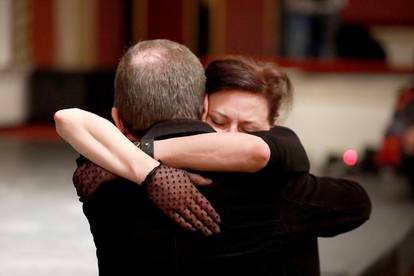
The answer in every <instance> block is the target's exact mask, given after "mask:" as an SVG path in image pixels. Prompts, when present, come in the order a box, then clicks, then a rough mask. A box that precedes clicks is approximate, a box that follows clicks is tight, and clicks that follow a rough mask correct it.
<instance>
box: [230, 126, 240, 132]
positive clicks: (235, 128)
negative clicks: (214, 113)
mask: <svg viewBox="0 0 414 276" xmlns="http://www.w3.org/2000/svg"><path fill="white" fill-rule="evenodd" d="M228 131H229V132H237V131H238V130H237V125H236V124H234V125H233V124H232V125H230V126H229V128H228Z"/></svg>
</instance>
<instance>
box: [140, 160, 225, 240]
mask: <svg viewBox="0 0 414 276" xmlns="http://www.w3.org/2000/svg"><path fill="white" fill-rule="evenodd" d="M192 177H193V179H194V175H193V176H192ZM196 178H197V179H198V180H197V181H199V180H200V179H201V176H197V177H196ZM204 181H205V180H204ZM143 185H144V187H145V188H146V189H147V193H148V197H149V198H150V199H151V200H152V202H153V203H154V204H155V205H156V206H157V207H158V208H159V209H160V210H161V211H162V212H163V213H164V214H166V215H167V216H168V217H169V218H171V219H172V220H174V221H175V222H176V223H177V224H178V225H180V226H181V227H182V228H184V229H187V230H190V231H197V230H199V231H201V232H202V233H203V234H204V235H206V236H210V235H212V234H213V233H220V227H219V226H218V223H220V216H219V214H218V213H217V212H216V211H215V210H214V208H213V207H212V206H211V204H210V202H209V201H208V200H207V198H205V197H204V196H203V195H202V194H201V193H200V192H199V191H198V190H197V189H196V187H195V186H194V185H193V183H192V181H191V178H190V177H189V175H188V174H187V173H186V171H184V170H180V169H176V168H172V167H168V166H166V165H163V164H161V165H160V166H158V167H156V168H155V169H154V170H153V171H152V172H151V173H150V174H149V175H148V176H147V178H146V180H145V182H144V183H143Z"/></svg>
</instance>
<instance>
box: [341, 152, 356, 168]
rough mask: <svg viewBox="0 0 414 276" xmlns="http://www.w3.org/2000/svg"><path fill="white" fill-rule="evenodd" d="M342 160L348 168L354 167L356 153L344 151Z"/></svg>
mask: <svg viewBox="0 0 414 276" xmlns="http://www.w3.org/2000/svg"><path fill="white" fill-rule="evenodd" d="M342 160H344V163H345V164H346V165H348V166H355V164H356V163H357V161H358V153H357V151H356V150H353V149H349V150H346V151H345V152H344V155H343V156H342Z"/></svg>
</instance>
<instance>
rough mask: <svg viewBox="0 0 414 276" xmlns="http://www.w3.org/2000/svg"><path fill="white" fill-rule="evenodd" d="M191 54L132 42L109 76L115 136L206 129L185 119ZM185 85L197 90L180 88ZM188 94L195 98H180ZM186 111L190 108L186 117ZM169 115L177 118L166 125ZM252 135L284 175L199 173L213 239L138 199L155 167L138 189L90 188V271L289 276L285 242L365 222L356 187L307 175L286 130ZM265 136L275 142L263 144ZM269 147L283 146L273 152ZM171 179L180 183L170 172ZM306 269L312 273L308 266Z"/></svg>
mask: <svg viewBox="0 0 414 276" xmlns="http://www.w3.org/2000/svg"><path fill="white" fill-rule="evenodd" d="M194 58H195V57H194V56H193V55H192V54H191V53H190V52H189V51H188V49H186V48H183V47H182V46H180V45H177V44H175V43H171V42H168V41H163V40H162V41H147V42H141V43H138V45H136V46H135V47H133V48H132V49H130V50H129V51H128V53H127V54H126V55H125V56H124V58H123V59H122V61H121V63H120V65H119V67H118V70H117V76H116V80H115V89H116V92H115V93H116V94H115V99H116V100H115V107H118V108H117V109H115V111H114V112H113V117H114V120H115V122H116V124H117V126H118V127H119V128H120V129H121V130H123V131H124V133H125V135H127V136H130V135H135V136H141V135H142V133H144V132H145V131H146V130H147V128H149V127H150V126H152V125H154V124H156V123H158V124H156V125H155V126H153V127H152V128H151V129H150V130H149V131H147V132H146V134H145V136H144V141H151V140H152V139H159V138H165V137H175V136H183V135H189V134H194V133H207V132H212V129H211V128H210V127H208V126H207V125H205V124H203V123H201V122H197V121H189V120H188V119H197V118H200V116H201V110H202V101H203V90H204V80H203V78H202V77H198V78H197V77H194V76H193V75H192V74H194V73H195V74H197V76H200V74H199V73H200V72H202V67H201V65H199V62H198V65H197V62H195V63H194ZM200 68H201V71H200V70H199V69H200ZM197 72H198V73H197ZM188 87H193V88H194V87H198V89H195V90H196V91H193V90H192V91H190V92H189V91H188V90H187V91H186V89H187V88H188ZM155 89H156V90H155ZM160 91H163V92H162V93H161V92H160ZM188 94H192V95H197V96H196V97H195V98H192V97H189V98H188V99H187V97H186V95H188ZM140 109H141V110H140ZM188 109H189V110H192V111H191V112H189V113H187V112H186V110H188ZM168 112H170V113H168ZM143 114H145V115H143ZM57 117H58V116H57ZM137 118H139V119H138V121H134V120H136V119H137ZM57 119H58V118H57ZM170 119H187V121H174V120H173V121H169V122H168V121H167V120H170ZM160 122H161V123H160ZM255 135H257V136H259V137H261V138H263V139H264V140H265V141H266V142H267V143H268V144H269V147H272V148H273V149H275V151H278V150H279V151H280V150H283V151H284V153H286V154H285V156H286V158H287V159H288V160H287V162H286V163H287V164H289V165H288V169H287V170H286V171H284V172H281V171H280V170H277V169H275V168H278V166H279V167H281V165H282V164H280V163H278V162H279V161H280V160H277V158H273V159H271V160H270V161H269V163H268V164H267V165H266V167H265V168H264V169H263V170H261V171H260V172H258V173H254V174H247V173H231V174H230V173H227V174H224V173H212V174H209V176H210V177H211V178H212V179H213V180H214V184H212V185H210V186H207V187H204V188H201V187H200V188H199V189H200V190H201V191H202V192H203V193H204V194H205V195H206V196H207V198H208V199H209V200H210V201H211V202H212V203H213V206H214V207H215V208H217V210H219V212H220V214H221V217H222V220H223V223H222V224H221V228H222V232H221V234H219V235H214V236H212V237H209V238H206V237H204V236H202V235H200V234H198V233H189V232H186V231H185V230H182V229H180V228H178V227H177V226H176V225H175V224H173V223H172V221H170V220H167V218H166V217H165V216H164V215H163V214H162V213H161V212H159V210H157V209H156V208H155V206H154V205H153V204H152V202H151V201H150V200H149V198H148V196H147V193H148V194H149V196H150V198H151V199H153V201H154V198H157V196H154V194H156V192H155V189H152V187H154V186H156V187H159V190H162V188H163V187H165V184H166V183H159V182H162V179H161V177H157V175H158V176H160V175H166V174H168V171H169V170H170V171H171V169H166V170H165V171H166V172H167V173H166V174H163V173H160V170H163V169H164V168H163V167H157V166H158V164H157V163H152V165H149V166H148V168H149V169H146V170H145V169H144V170H143V171H144V173H142V175H141V176H140V177H141V178H140V179H141V180H142V181H143V182H146V183H147V184H146V185H145V186H146V187H144V188H142V187H139V186H137V185H136V184H134V183H131V182H127V181H125V180H115V181H111V182H107V183H104V184H103V185H101V186H100V187H99V188H97V189H96V191H94V193H93V194H92V195H91V196H90V197H89V198H88V199H87V200H85V202H84V212H85V214H86V216H87V217H88V220H89V222H90V224H91V231H92V233H93V235H94V240H95V244H96V246H97V256H98V263H99V269H100V275H122V274H132V273H135V274H137V273H139V272H146V273H148V274H149V273H151V274H155V275H160V274H161V273H162V274H165V273H169V274H176V273H179V274H180V275H190V274H197V275H211V274H217V273H229V274H230V273H232V274H238V275H252V274H253V275H286V274H288V273H290V275H292V273H293V272H292V270H291V269H290V268H289V267H288V265H289V264H290V263H292V262H291V260H290V258H292V256H293V255H297V254H296V253H297V252H291V250H290V248H289V245H290V244H291V241H295V242H297V241H298V240H302V237H305V238H307V237H315V236H319V235H325V236H328V235H335V234H338V233H340V232H343V231H346V230H349V229H352V228H354V227H356V226H357V225H359V224H361V223H362V222H363V221H365V220H366V219H367V218H368V215H369V207H370V205H369V200H368V199H367V197H366V194H365V193H364V191H363V190H361V188H360V187H359V186H357V185H348V184H349V183H347V181H345V180H344V181H333V180H332V179H328V178H326V179H321V178H319V179H318V178H315V177H313V176H310V175H309V174H308V173H307V172H308V170H309V164H308V160H307V158H306V154H305V152H304V150H303V148H302V146H301V144H300V142H299V140H298V139H297V137H296V136H295V135H294V134H293V133H292V132H291V131H289V130H287V129H285V128H274V129H272V131H271V133H268V132H263V133H256V134H255ZM275 135H278V137H279V139H278V140H274V139H273V138H274V137H273V136H275ZM278 143H281V144H283V145H285V146H286V148H283V147H276V146H275V145H276V144H278ZM147 144H151V143H150V142H148V143H144V145H147ZM115 148H116V145H115V147H114V149H115ZM148 152H150V151H148ZM108 162H110V161H108ZM143 166H144V168H145V166H146V164H143ZM154 167H157V168H156V169H155V170H153V168H154ZM158 168H160V169H158ZM149 171H152V172H151V173H149V174H150V176H147V174H148V172H149ZM172 174H173V177H178V178H180V179H181V178H182V174H180V173H176V171H173V170H172ZM143 179H147V181H144V180H143ZM139 182H141V181H139ZM275 182H280V185H279V183H275ZM168 184H171V183H168ZM347 186H349V187H347ZM351 186H352V187H351ZM349 188H350V189H351V190H352V193H348V194H347V195H348V196H349V195H357V198H355V199H354V198H346V197H344V198H341V195H342V194H341V191H344V192H347V189H349ZM348 192H349V191H348ZM331 195H333V196H332V197H330V196H331ZM172 199H173V200H175V199H174V198H172ZM159 202H160V201H158V203H159ZM367 202H368V204H366V203H367ZM155 203H157V201H156V200H155ZM184 204H186V203H184ZM349 204H351V205H352V204H354V205H355V207H352V208H351V207H349V206H347V205H349ZM161 209H162V208H161ZM189 216H190V217H191V215H189ZM212 217H214V215H212ZM298 237H300V239H298ZM311 245H312V246H313V247H314V244H311ZM316 258H317V255H316ZM296 260H297V259H296ZM313 260H314V259H313ZM311 269H312V270H313V271H312V272H313V273H318V272H319V271H318V267H316V268H315V267H312V268H311Z"/></svg>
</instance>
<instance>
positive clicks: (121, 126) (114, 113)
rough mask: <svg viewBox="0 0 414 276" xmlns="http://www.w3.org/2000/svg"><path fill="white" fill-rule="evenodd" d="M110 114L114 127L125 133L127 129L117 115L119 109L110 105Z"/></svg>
mask: <svg viewBox="0 0 414 276" xmlns="http://www.w3.org/2000/svg"><path fill="white" fill-rule="evenodd" d="M111 115H112V119H113V120H114V123H115V125H116V127H117V128H118V129H119V130H120V131H121V132H122V133H123V134H126V132H127V130H126V129H125V127H124V124H123V123H122V120H121V117H120V116H119V110H118V108H116V107H112V109H111Z"/></svg>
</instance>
